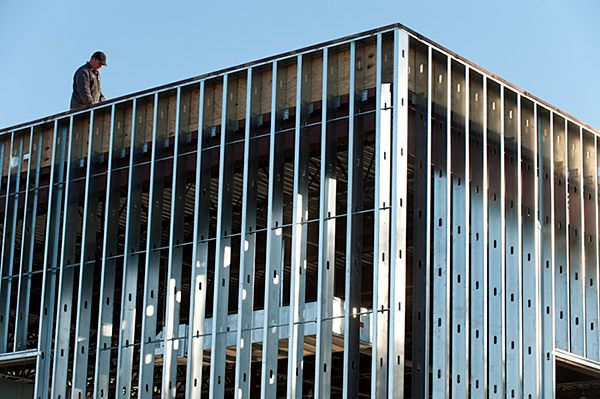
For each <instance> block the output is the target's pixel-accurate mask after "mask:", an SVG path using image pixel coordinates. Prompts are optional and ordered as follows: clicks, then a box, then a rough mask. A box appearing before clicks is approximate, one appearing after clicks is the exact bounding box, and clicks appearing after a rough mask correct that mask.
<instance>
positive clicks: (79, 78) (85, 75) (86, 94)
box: [75, 70, 94, 105]
mask: <svg viewBox="0 0 600 399" xmlns="http://www.w3.org/2000/svg"><path fill="white" fill-rule="evenodd" d="M75 83H76V85H77V91H78V93H77V94H78V95H79V98H80V100H81V103H82V104H84V105H91V104H92V103H93V102H94V99H93V98H92V92H91V90H90V76H89V72H88V71H86V70H79V71H77V73H76V74H75Z"/></svg>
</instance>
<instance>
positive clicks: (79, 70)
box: [75, 62, 92, 74]
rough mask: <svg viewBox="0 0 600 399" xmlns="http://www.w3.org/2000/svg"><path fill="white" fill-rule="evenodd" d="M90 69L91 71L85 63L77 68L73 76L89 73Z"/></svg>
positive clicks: (89, 66)
mask: <svg viewBox="0 0 600 399" xmlns="http://www.w3.org/2000/svg"><path fill="white" fill-rule="evenodd" d="M91 69H92V67H91V65H90V64H89V63H87V62H86V63H85V64H83V65H82V66H80V67H79V68H77V71H75V74H80V73H89V72H90V70H91Z"/></svg>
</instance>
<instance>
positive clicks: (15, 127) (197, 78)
mask: <svg viewBox="0 0 600 399" xmlns="http://www.w3.org/2000/svg"><path fill="white" fill-rule="evenodd" d="M391 29H402V30H404V31H406V32H407V33H408V34H410V35H411V36H413V37H414V38H415V39H417V40H420V41H422V42H424V43H427V44H428V45H430V46H432V47H435V48H437V49H438V50H441V51H443V52H445V53H447V54H448V55H451V56H452V57H454V58H456V59H457V60H460V61H461V62H463V63H465V64H466V65H469V66H470V67H472V68H474V69H476V70H478V71H480V72H483V73H484V74H486V75H489V76H490V77H492V78H494V79H495V80H497V81H498V82H500V83H502V84H504V85H505V86H507V87H510V88H511V89H513V90H515V91H517V92H519V93H520V94H522V95H525V96H527V97H529V98H531V99H532V100H534V101H536V102H538V103H539V104H541V105H543V106H544V107H546V108H548V109H549V110H552V111H554V112H557V113H559V114H561V115H562V116H564V117H566V118H567V119H570V120H571V121H573V122H576V123H578V124H579V125H581V126H582V127H584V128H585V129H587V130H590V131H593V132H594V133H596V134H598V135H600V130H598V129H596V128H594V127H592V126H590V125H589V124H587V123H585V122H582V121H581V120H579V119H578V118H575V117H574V116H572V115H570V114H569V113H567V112H565V111H562V110H561V109H560V108H558V107H555V106H553V105H551V104H550V103H548V102H546V101H544V100H542V99H540V98H539V97H536V96H534V95H533V94H531V93H529V92H527V91H525V90H523V89H521V88H520V87H518V86H516V85H514V84H512V83H510V82H508V81H507V80H505V79H503V78H501V77H499V76H498V75H496V74H494V73H491V72H490V71H488V70H487V69H485V68H482V67H481V66H479V65H477V64H475V63H473V62H471V61H469V60H467V59H466V58H464V57H462V56H460V55H458V54H457V53H455V52H453V51H451V50H448V49H447V48H446V47H444V46H441V45H440V44H438V43H436V42H434V41H433V40H431V39H428V38H427V37H425V36H423V35H421V34H419V33H418V32H415V31H414V30H412V29H410V28H408V27H406V26H404V25H402V24H401V23H399V22H398V23H394V24H390V25H386V26H382V27H380V28H375V29H371V30H367V31H364V32H359V33H355V34H353V35H349V36H344V37H341V38H338V39H333V40H329V41H326V42H323V43H318V44H314V45H310V46H306V47H302V48H300V49H297V50H292V51H288V52H285V53H280V54H275V55H272V56H269V57H265V58H261V59H258V60H255V61H250V62H247V63H244V64H239V65H235V66H233V67H229V68H225V69H219V70H217V71H213V72H208V73H205V74H202V75H197V76H194V77H191V78H187V79H182V80H178V81H175V82H171V83H167V84H164V85H161V86H156V87H152V88H149V89H145V90H141V91H138V92H135V93H131V94H126V95H123V96H120V97H116V98H113V99H110V100H108V101H103V102H101V103H97V104H94V105H90V106H88V107H85V108H79V109H77V110H68V111H64V112H60V113H58V114H54V115H49V116H46V117H43V118H39V119H35V120H33V121H29V122H24V123H20V124H17V125H13V126H8V127H5V128H0V135H2V134H4V133H6V132H9V131H15V130H19V129H23V128H26V127H30V126H34V125H40V124H43V123H45V122H49V121H51V120H53V119H58V118H63V117H65V116H68V115H70V114H75V113H79V112H82V111H86V110H88V109H92V108H97V107H101V106H105V105H108V104H112V103H117V102H121V101H124V100H127V99H133V98H136V97H140V96H143V95H145V94H150V93H153V92H157V91H163V90H168V89H169V88H175V87H177V86H181V85H184V84H186V83H192V82H195V81H200V80H203V79H207V78H210V77H211V76H218V75H222V74H225V73H228V72H232V71H235V70H238V69H243V68H248V67H251V66H254V65H258V64H263V63H267V62H270V61H273V60H275V59H279V58H285V57H289V56H293V55H295V54H300V53H305V52H308V51H313V50H318V49H320V48H323V47H329V46H332V45H334V44H336V43H342V42H346V41H349V40H352V39H356V38H359V37H365V36H372V35H375V34H377V33H380V32H384V31H389V30H391Z"/></svg>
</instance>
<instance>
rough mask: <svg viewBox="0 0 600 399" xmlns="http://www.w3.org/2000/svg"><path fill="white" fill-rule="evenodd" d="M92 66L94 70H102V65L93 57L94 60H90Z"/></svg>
mask: <svg viewBox="0 0 600 399" xmlns="http://www.w3.org/2000/svg"><path fill="white" fill-rule="evenodd" d="M90 65H91V66H92V68H94V69H95V70H96V71H97V70H99V69H100V68H102V64H101V63H100V61H98V60H97V59H96V58H94V57H92V59H90Z"/></svg>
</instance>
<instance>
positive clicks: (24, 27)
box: [0, 0, 600, 129]
mask: <svg viewBox="0 0 600 399" xmlns="http://www.w3.org/2000/svg"><path fill="white" fill-rule="evenodd" d="M599 20H600V1H597V0H571V1H567V0H563V1H559V0H544V1H542V0H503V1H496V2H493V1H486V0H479V1H462V0H453V1H433V0H413V1H410V2H408V1H400V0H396V1H387V0H382V1H378V0H369V1H358V0H346V1H328V0H320V1H315V0H302V1H293V2H292V1H285V0H279V1H273V0H255V1H238V0H232V1H220V2H219V1H177V0H172V1H164V0H163V1H154V0H148V1H144V2H138V1H128V0H120V1H115V0H104V1H98V2H89V1H74V0H73V1H67V0H54V1H41V0H19V1H12V0H0V129H2V128H6V127H9V126H13V125H16V124H20V123H24V122H28V121H31V120H34V119H38V118H42V117H45V116H48V115H52V114H55V113H59V112H62V111H66V110H67V109H68V107H69V99H70V95H71V90H72V79H73V73H74V71H75V70H76V69H77V68H78V67H79V66H80V65H82V64H83V63H85V61H87V60H88V59H89V57H90V55H91V54H92V53H93V52H94V51H95V50H103V51H104V52H105V53H106V54H107V57H108V65H109V66H108V67H107V68H102V70H101V75H102V87H103V92H104V93H105V94H106V96H107V97H108V98H115V97H119V96H122V95H125V94H130V93H134V92H136V91H141V90H145V89H148V88H152V87H155V86H159V85H162V84H166V83H170V82H174V81H177V80H181V79H185V78H189V77H193V76H197V75H201V74H204V73H208V72H211V71H215V70H218V69H221V68H226V67H230V66H234V65H238V64H242V63H246V62H249V61H254V60H257V59H260V58H263V57H267V56H271V55H275V54H278V53H282V52H286V51H290V50H295V49H298V48H301V47H304V46H309V45H313V44H317V43H320V42H324V41H327V40H331V39H335V38H339V37H343V36H347V35H350V34H354V33H358V32H361V31H365V30H369V29H372V28H376V27H380V26H384V25H388V24H391V23H394V22H400V23H402V24H404V25H405V26H407V27H409V28H411V29H413V30H415V31H417V32H418V33H420V34H422V35H423V36H425V37H428V38H429V39H431V40H433V41H435V42H437V43H439V44H440V45H442V46H444V47H446V48H448V49H449V50H452V51H454V52H455V53H458V54H459V55H461V56H463V57H465V58H467V59H468V60H470V61H472V62H474V63H476V64H478V65H479V66H481V67H483V68H485V69H487V70H489V71H490V72H492V73H494V74H496V75H498V76H500V77H502V78H504V79H505V80H507V81H509V82H511V83H513V84H515V85H517V86H518V87H520V88H521V89H523V90H526V91H528V92H530V93H531V94H533V95H535V96H537V97H539V98H541V99H542V100H544V101H547V102H548V103H550V104H552V105H554V106H555V107H558V108H560V109H561V110H563V111H565V112H567V113H569V114H571V115H572V116H574V117H575V118H578V119H580V120H581V121H582V122H584V123H587V124H589V125H591V126H592V127H594V128H596V129H600V100H599V97H598V96H599V94H600V43H599V42H600V23H599V22H598V21H599Z"/></svg>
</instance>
